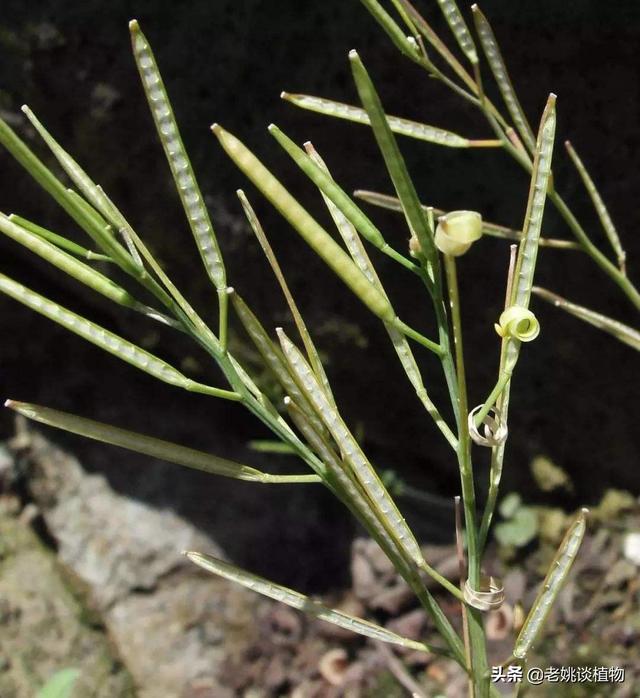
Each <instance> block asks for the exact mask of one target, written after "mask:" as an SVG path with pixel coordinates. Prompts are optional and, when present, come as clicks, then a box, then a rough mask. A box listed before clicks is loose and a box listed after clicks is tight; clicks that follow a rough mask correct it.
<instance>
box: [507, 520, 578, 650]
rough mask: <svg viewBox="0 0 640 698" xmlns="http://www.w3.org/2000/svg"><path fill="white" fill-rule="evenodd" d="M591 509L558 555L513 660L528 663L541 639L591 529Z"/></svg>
mask: <svg viewBox="0 0 640 698" xmlns="http://www.w3.org/2000/svg"><path fill="white" fill-rule="evenodd" d="M588 513H589V510H588V509H581V510H580V511H579V512H578V514H577V516H576V518H575V519H574V520H573V522H572V524H571V526H569V530H568V531H567V533H566V535H565V537H564V539H563V541H562V543H560V547H559V548H558V552H557V553H556V556H555V558H554V559H553V562H552V563H551V566H550V567H549V572H548V573H547V576H546V577H545V578H544V582H543V583H542V587H541V588H540V591H539V593H538V596H537V597H536V600H535V601H534V602H533V606H532V607H531V610H530V611H529V615H528V616H527V618H526V620H525V622H524V625H523V626H522V629H521V630H520V634H519V635H518V639H517V640H516V644H515V648H514V650H513V656H514V657H517V658H518V659H524V658H525V657H526V656H527V653H528V652H529V650H530V649H531V647H532V646H533V644H534V643H535V641H536V639H537V638H538V636H539V635H540V632H541V631H542V628H543V627H544V622H545V620H546V619H547V616H548V615H549V611H550V610H551V608H552V606H553V604H554V602H555V600H556V598H557V597H558V594H559V593H560V589H561V588H562V585H563V583H564V581H565V580H566V578H567V575H568V574H569V572H570V570H571V567H572V565H573V562H574V560H575V558H576V555H577V553H578V550H579V548H580V544H581V543H582V539H583V538H584V533H585V530H586V527H587V514H588Z"/></svg>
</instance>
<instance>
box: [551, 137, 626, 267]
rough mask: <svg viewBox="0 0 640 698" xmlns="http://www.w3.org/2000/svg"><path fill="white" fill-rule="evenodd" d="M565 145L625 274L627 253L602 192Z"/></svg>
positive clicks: (572, 148) (573, 153)
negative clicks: (601, 194)
mask: <svg viewBox="0 0 640 698" xmlns="http://www.w3.org/2000/svg"><path fill="white" fill-rule="evenodd" d="M564 145H565V147H566V149H567V152H568V153H569V157H570V158H571V160H572V162H573V164H574V166H575V168H576V170H578V174H579V175H580V178H581V179H582V183H583V184H584V188H585V189H586V190H587V193H588V194H589V197H590V198H591V203H592V204H593V208H595V210H596V213H597V214H598V218H599V219H600V223H601V225H602V228H603V229H604V232H605V234H606V236H607V238H608V240H609V244H610V245H611V247H612V249H613V251H614V253H615V255H616V257H617V258H618V266H619V267H620V270H621V271H622V273H625V265H626V260H627V253H626V252H625V251H624V248H623V247H622V242H621V241H620V236H619V235H618V231H617V230H616V226H615V225H614V224H613V221H612V220H611V215H610V214H609V210H608V209H607V206H606V204H605V203H604V200H603V199H602V196H600V192H599V191H598V189H597V187H596V185H595V183H594V181H593V179H592V178H591V175H590V174H589V172H588V170H587V168H586V167H585V166H584V163H583V162H582V160H581V158H580V156H579V155H578V153H576V151H575V148H574V147H573V146H572V145H571V143H570V142H569V141H566V142H565V144H564Z"/></svg>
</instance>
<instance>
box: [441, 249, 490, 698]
mask: <svg viewBox="0 0 640 698" xmlns="http://www.w3.org/2000/svg"><path fill="white" fill-rule="evenodd" d="M444 266H445V273H446V277H447V288H448V292H449V305H450V307H451V324H452V329H453V341H454V348H455V356H456V384H457V388H458V390H457V394H456V395H455V396H452V399H453V398H455V407H456V412H457V414H458V464H459V467H460V480H461V485H462V503H463V507H464V516H465V523H466V532H467V554H468V560H469V562H468V567H469V569H468V578H469V584H470V585H471V587H472V588H473V589H478V588H479V587H480V567H481V564H480V563H481V560H480V553H479V549H478V529H477V520H476V496H475V486H474V481H473V466H472V463H471V441H470V439H469V429H468V424H467V413H468V404H467V388H466V376H465V369H464V352H463V344H462V322H461V317H460V294H459V290H458V278H457V273H456V265H455V259H454V258H453V257H450V256H449V255H444ZM467 624H468V629H469V640H470V643H471V669H472V673H473V676H474V681H475V682H476V688H477V695H478V697H479V698H484V697H485V696H488V695H489V683H488V681H487V680H485V679H484V675H485V672H486V670H487V653H486V644H485V636H484V628H483V622H482V615H481V613H480V612H479V611H478V610H477V609H475V608H472V607H469V608H468V613H467Z"/></svg>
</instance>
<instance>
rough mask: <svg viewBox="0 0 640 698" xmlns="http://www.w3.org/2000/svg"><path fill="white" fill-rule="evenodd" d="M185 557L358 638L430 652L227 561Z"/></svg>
mask: <svg viewBox="0 0 640 698" xmlns="http://www.w3.org/2000/svg"><path fill="white" fill-rule="evenodd" d="M185 554H186V556H187V557H188V558H189V559H190V560H191V561H192V562H194V563H195V564H196V565H198V566H199V567H202V568H203V569H205V570H207V572H211V573H212V574H217V575H218V576H220V577H224V578H225V579H228V580H230V581H232V582H236V583H237V584H240V585H242V586H244V587H246V588H247V589H251V590H252V591H257V592H258V593H259V594H262V595H263V596H268V597H269V598H271V599H275V600H276V601H280V602H281V603H284V604H286V605H287V606H291V607H292V608H297V609H298V610H299V611H304V612H305V613H307V614H308V615H310V616H314V617H315V618H319V619H320V620H324V621H327V622H328V623H333V624H334V625H338V626H339V627H341V628H345V629H346V630H351V631H352V632H354V633H358V634H359V635H364V636H365V637H370V638H372V639H375V640H380V641H381V642H389V643H391V644H394V645H400V646H401V647H406V648H410V649H414V650H418V651H421V652H432V651H433V648H432V647H430V646H428V645H425V644H423V643H421V642H417V641H416V640H409V639H407V638H404V637H401V636H400V635H396V634H395V633H392V632H391V631H390V630H387V629H386V628H382V627H380V626H378V625H375V624H374V623H370V622H369V621H366V620H362V619H361V618H356V617H354V616H350V615H348V614H347V613H344V612H343V611H337V610H335V609H332V608H329V607H327V606H324V605H322V604H321V603H318V602H317V601H314V600H313V599H310V598H309V597H308V596H304V595H303V594H300V593H298V592H297V591H293V590H292V589H288V588H287V587H283V586H281V585H280V584H276V583H275V582H270V581H268V580H266V579H263V578H262V577H258V576H257V575H255V574H251V573H250V572H246V571H245V570H241V569H240V568H239V567H236V566H235V565H232V564H230V563H229V562H223V561H222V560H219V559H217V558H215V557H212V556H210V555H203V554H202V553H196V552H187V553H185Z"/></svg>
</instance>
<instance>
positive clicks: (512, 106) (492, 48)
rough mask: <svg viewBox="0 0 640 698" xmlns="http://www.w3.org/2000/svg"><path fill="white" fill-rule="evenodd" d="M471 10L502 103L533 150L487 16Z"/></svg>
mask: <svg viewBox="0 0 640 698" xmlns="http://www.w3.org/2000/svg"><path fill="white" fill-rule="evenodd" d="M471 10H472V12H473V19H474V22H475V25H476V31H477V32H478V36H479V37H480V44H481V45H482V49H483V51H484V53H485V56H486V57H487V61H488V62H489V67H490V68H491V72H492V73H493V77H494V78H495V79H496V83H497V85H498V89H499V90H500V94H501V95H502V99H504V103H505V104H506V105H507V109H508V110H509V114H510V115H511V118H512V119H513V123H514V124H515V127H516V128H517V129H518V133H519V134H520V137H521V138H522V140H523V141H524V142H525V143H526V144H527V147H528V148H529V151H530V152H533V151H534V150H535V147H536V139H535V137H534V135H533V131H532V130H531V126H530V125H529V122H528V121H527V117H526V116H525V114H524V111H523V110H522V106H521V105H520V100H519V99H518V96H517V94H516V91H515V90H514V89H513V84H512V83H511V78H510V77H509V73H508V71H507V66H506V65H505V62H504V59H503V57H502V54H501V53H500V47H499V46H498V42H497V41H496V37H495V35H494V33H493V29H491V25H490V24H489V22H488V20H487V18H486V17H485V16H484V15H483V14H482V12H481V11H480V8H479V7H478V6H477V5H472V6H471Z"/></svg>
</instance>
